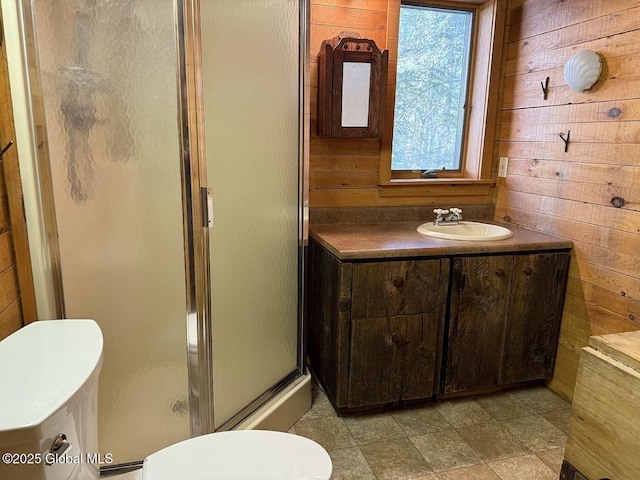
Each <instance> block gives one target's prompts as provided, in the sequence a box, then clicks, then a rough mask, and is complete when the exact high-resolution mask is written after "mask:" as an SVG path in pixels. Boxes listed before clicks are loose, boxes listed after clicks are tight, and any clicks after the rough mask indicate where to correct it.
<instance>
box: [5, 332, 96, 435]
mask: <svg viewBox="0 0 640 480" xmlns="http://www.w3.org/2000/svg"><path fill="white" fill-rule="evenodd" d="M101 366H102V332H101V331H100V327H99V326H98V324H97V323H96V322H95V321H93V320H85V319H79V320H39V321H36V322H33V323H30V324H28V325H26V326H25V327H23V328H21V329H20V330H18V331H17V332H15V333H13V334H11V335H9V336H8V337H7V338H5V339H4V340H2V341H0V405H2V408H0V433H1V432H2V431H6V430H16V429H20V428H29V427H32V426H35V425H39V424H40V423H42V422H43V421H44V420H46V419H47V418H48V417H49V416H50V415H51V414H52V413H54V412H55V411H56V410H58V409H59V408H60V407H61V406H62V405H64V404H65V403H66V402H67V401H68V400H69V399H70V398H71V397H72V396H73V394H74V393H75V392H76V391H78V389H80V388H81V387H82V386H83V385H84V383H85V382H86V381H87V380H88V379H89V378H90V377H91V376H92V374H94V373H95V374H96V375H97V374H98V373H99V371H100V368H101Z"/></svg>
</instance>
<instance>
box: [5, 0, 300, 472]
mask: <svg viewBox="0 0 640 480" xmlns="http://www.w3.org/2000/svg"><path fill="white" fill-rule="evenodd" d="M1 1H2V13H3V20H4V23H5V29H6V30H7V46H8V50H9V51H10V58H9V62H10V64H9V67H10V74H11V86H12V92H13V97H14V109H15V110H16V129H17V130H19V133H20V137H19V138H18V146H19V149H20V152H21V155H20V158H21V160H20V161H21V165H23V168H22V167H21V168H22V174H23V184H24V191H25V205H26V210H27V221H28V225H29V234H30V243H31V250H32V252H35V253H34V261H33V264H34V275H35V277H36V291H37V297H38V310H39V318H61V317H64V318H93V319H95V320H96V321H97V322H98V323H99V325H100V327H101V329H102V331H103V334H104V338H105V348H104V365H103V368H102V374H101V377H100V387H99V391H100V397H99V432H100V450H101V452H102V453H111V454H112V455H113V459H114V462H115V463H117V464H126V463H129V462H137V461H139V460H142V459H143V458H144V457H145V456H146V455H148V454H150V453H151V452H153V451H156V450H158V449H160V448H162V447H164V446H166V445H169V444H171V443H175V442H177V441H179V440H182V439H185V438H188V437H189V436H190V435H198V434H202V433H208V432H211V431H215V430H225V429H229V428H234V427H236V426H237V425H239V424H241V423H242V422H245V423H247V422H249V420H247V419H248V418H251V417H250V416H251V415H252V414H254V413H255V412H256V411H258V410H259V409H260V408H261V407H263V406H264V405H265V404H268V403H269V402H271V403H273V402H274V401H275V400H274V398H276V396H277V395H278V393H280V392H282V391H285V390H291V389H295V388H296V386H297V387H299V388H300V389H301V391H303V397H302V398H303V402H302V403H305V402H310V396H309V394H308V391H309V387H308V377H307V376H305V372H304V367H303V358H304V356H303V351H302V292H303V282H302V278H303V272H304V259H303V257H304V255H303V252H304V248H303V246H304V236H305V218H306V190H307V189H306V184H305V173H306V172H305V169H306V165H307V164H306V161H305V158H306V155H305V149H306V141H305V138H306V137H307V135H308V132H307V130H308V129H306V128H305V126H304V118H305V115H304V111H303V106H304V105H305V95H306V93H305V92H306V88H305V85H307V82H306V70H307V68H306V61H307V60H306V59H307V55H306V45H307V24H308V5H307V1H305V0H216V1H209V0H207V1H202V2H200V1H199V0H1ZM61 355H63V352H61Z"/></svg>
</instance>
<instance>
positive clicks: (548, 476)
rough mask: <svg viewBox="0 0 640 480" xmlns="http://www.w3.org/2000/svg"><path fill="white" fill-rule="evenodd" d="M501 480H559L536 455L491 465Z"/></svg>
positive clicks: (514, 458) (500, 461) (509, 459)
mask: <svg viewBox="0 0 640 480" xmlns="http://www.w3.org/2000/svg"><path fill="white" fill-rule="evenodd" d="M489 466H490V467H491V469H492V470H493V471H494V472H496V473H497V474H498V477H500V479H501V480H557V478H558V476H557V474H555V473H554V472H553V471H552V470H551V469H550V468H549V467H547V466H546V465H545V464H544V463H543V462H542V460H540V459H539V458H538V457H536V456H535V455H523V456H522V457H513V458H508V459H506V460H499V461H497V462H491V463H489Z"/></svg>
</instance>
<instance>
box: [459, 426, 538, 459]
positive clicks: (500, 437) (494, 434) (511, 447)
mask: <svg viewBox="0 0 640 480" xmlns="http://www.w3.org/2000/svg"><path fill="white" fill-rule="evenodd" d="M457 432H458V433H459V434H460V436H461V437H462V438H464V440H465V441H466V442H467V443H468V444H469V446H470V447H471V448H473V449H474V450H475V451H476V452H477V453H478V454H479V455H480V457H481V458H482V459H483V460H484V461H485V462H490V461H494V460H502V459H505V458H509V457H515V456H519V455H524V454H526V453H529V450H528V449H527V448H526V447H525V446H524V445H522V444H521V443H520V442H519V441H518V439H517V438H515V437H514V436H513V435H511V434H510V433H509V432H507V431H506V430H505V429H504V428H503V427H502V425H500V424H499V423H498V422H497V421H496V422H493V423H482V424H480V425H472V426H470V427H464V428H460V429H458V430H457Z"/></svg>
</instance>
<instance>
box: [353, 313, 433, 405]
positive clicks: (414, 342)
mask: <svg viewBox="0 0 640 480" xmlns="http://www.w3.org/2000/svg"><path fill="white" fill-rule="evenodd" d="M438 325H439V317H438V315H437V314H434V313H432V314H426V315H410V316H402V317H391V318H366V319H359V320H354V321H353V325H352V330H351V357H350V365H351V366H350V369H349V407H351V408H357V407H362V406H372V405H382V404H386V403H393V402H399V401H402V400H414V399H418V398H429V397H430V396H432V395H433V393H434V386H435V383H436V378H437V377H436V365H438V362H437V357H438V354H439V350H438Z"/></svg>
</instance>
